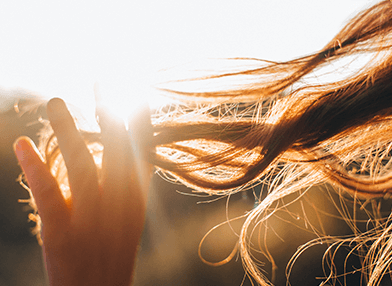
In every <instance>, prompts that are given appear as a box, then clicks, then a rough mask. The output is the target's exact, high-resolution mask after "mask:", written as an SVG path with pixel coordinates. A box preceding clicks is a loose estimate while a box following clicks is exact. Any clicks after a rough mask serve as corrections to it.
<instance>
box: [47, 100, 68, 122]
mask: <svg viewBox="0 0 392 286" xmlns="http://www.w3.org/2000/svg"><path fill="white" fill-rule="evenodd" d="M47 112H48V116H49V119H51V120H53V119H62V118H64V117H66V116H68V109H67V106H66V105H65V102H64V101H63V100H62V99H60V98H52V99H51V100H49V102H48V104H47Z"/></svg>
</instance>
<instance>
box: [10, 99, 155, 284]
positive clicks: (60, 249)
mask: <svg viewBox="0 0 392 286" xmlns="http://www.w3.org/2000/svg"><path fill="white" fill-rule="evenodd" d="M47 114H48V117H49V120H50V124H51V126H52V128H53V131H54V134H55V135H56V137H57V140H58V144H59V146H60V150H61V153H62V155H63V157H64V161H65V164H66V167H67V172H68V179H69V184H70V189H71V198H70V199H69V200H67V201H66V200H65V199H64V197H63V196H62V194H61V192H60V189H59V187H58V183H57V181H56V179H55V178H54V177H53V176H52V175H51V173H50V171H49V169H48V167H47V165H46V164H45V163H44V161H43V160H42V157H41V156H40V154H39V152H38V151H37V148H36V147H35V145H34V143H33V142H32V141H31V140H30V139H29V138H27V137H21V138H19V139H18V140H17V141H16V142H15V145H14V149H15V153H16V156H17V158H18V160H19V163H20V166H21V167H22V169H23V172H24V173H25V175H26V179H27V182H28V184H29V186H30V188H31V191H32V194H33V195H34V198H35V201H36V204H37V207H38V211H39V214H40V216H41V220H42V223H43V228H42V237H43V254H44V258H45V264H46V268H47V272H48V277H49V283H50V285H51V286H78V285H96V286H100V285H118V286H122V285H124V286H125V285H126V286H129V285H130V284H131V282H132V272H133V269H134V264H135V258H136V254H137V247H138V243H139V239H140V236H141V233H142V230H143V224H144V216H145V210H146V194H147V190H148V185H149V183H148V182H149V179H150V175H151V171H152V169H151V167H150V166H149V165H148V163H146V162H145V161H144V155H143V154H145V152H144V149H143V147H145V146H146V145H147V144H148V142H149V140H150V139H151V138H152V127H151V123H150V118H149V113H147V115H144V117H143V116H137V118H136V119H134V120H133V121H132V122H131V123H130V124H129V129H130V131H131V133H132V136H129V133H128V132H127V130H126V128H125V126H124V123H123V122H122V121H121V120H116V119H115V118H114V117H112V116H109V114H108V113H106V112H105V111H104V110H103V109H102V108H100V109H98V116H99V124H100V126H101V136H102V143H103V146H104V154H103V163H102V175H101V176H102V178H100V179H99V178H98V172H97V167H96V165H95V163H94V161H93V158H92V156H91V154H90V152H89V151H88V149H87V147H86V145H85V143H84V141H83V139H82V137H81V135H80V134H79V131H78V129H77V127H76V126H75V123H74V120H73V118H72V116H71V115H70V113H69V111H68V109H67V107H66V105H65V103H64V102H63V101H62V100H61V99H58V98H55V99H52V100H50V101H49V103H48V105H47ZM141 134H143V136H142V135H141ZM146 134H147V135H146ZM135 150H137V151H136V152H135Z"/></svg>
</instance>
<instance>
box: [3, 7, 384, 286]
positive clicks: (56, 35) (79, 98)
mask: <svg viewBox="0 0 392 286" xmlns="http://www.w3.org/2000/svg"><path fill="white" fill-rule="evenodd" d="M372 3H375V1H366V0H343V1H342V0H332V1H328V2H325V1H312V0H298V1H290V0H276V1H266V0H257V1H256V0H249V1H232V0H226V1H223V0H222V1H220V0H209V1H207V0H205V1H204V0H202V1H156V0H147V1H110V3H109V1H66V2H59V1H19V0H16V1H8V0H6V1H2V2H1V3H0V158H1V164H0V178H1V179H0V198H1V199H0V286H19V285H20V286H22V285H32V286H35V285H40V286H41V285H47V284H46V280H45V272H44V269H43V263H42V257H41V253H40V247H39V246H38V245H37V242H36V239H35V238H34V237H33V236H32V235H31V234H30V228H31V227H32V226H33V225H34V224H33V223H32V222H28V218H27V216H28V213H29V212H30V211H31V210H29V208H28V206H27V205H26V204H22V203H18V199H21V198H22V199H23V198H27V196H28V195H27V192H26V191H25V190H24V189H23V188H22V187H20V186H19V184H18V183H17V182H16V179H17V177H18V175H19V173H20V170H19V167H18V166H17V162H16V159H15V157H14V155H13V152H12V143H13V142H14V141H15V139H16V138H17V137H18V136H20V135H28V136H30V137H32V138H33V139H34V140H37V133H38V132H39V130H40V128H41V127H42V125H41V123H40V120H39V119H40V117H41V116H44V113H45V111H44V108H43V107H42V106H44V102H45V101H46V100H47V99H49V98H51V97H54V96H57V97H62V98H64V99H65V100H66V101H67V102H69V103H71V104H72V105H74V106H76V107H77V108H79V109H80V110H82V112H83V113H84V114H85V115H86V117H87V118H90V119H91V118H92V116H93V110H94V100H93V98H94V95H93V85H94V83H95V82H98V83H99V84H100V86H101V89H102V93H103V96H104V97H106V104H108V105H110V107H111V108H112V109H113V110H116V112H117V114H122V115H124V116H126V115H127V114H128V113H130V112H132V111H131V110H132V108H135V106H137V104H138V102H140V101H142V100H145V99H146V98H148V101H149V102H150V104H151V106H152V107H156V106H157V105H158V104H164V103H165V99H163V98H162V97H160V95H159V94H157V92H156V91H155V90H154V89H152V88H151V85H153V84H156V83H159V82H162V81H165V80H167V79H168V78H170V77H172V78H174V79H176V78H181V77H184V75H183V74H178V73H177V74H176V72H172V71H173V70H174V71H176V70H178V67H179V66H182V65H184V64H185V65H190V66H196V65H197V66H200V65H199V64H200V62H202V61H204V60H205V59H224V58H232V57H250V58H263V59H269V60H277V61H280V60H289V59H292V58H294V57H297V56H301V55H305V54H309V53H311V52H314V51H317V50H319V49H321V48H322V47H323V46H324V44H325V43H327V42H328V41H329V40H330V39H331V38H332V37H333V36H334V34H336V33H337V32H338V31H339V29H340V28H342V26H343V24H344V23H345V21H347V20H348V19H349V18H351V17H352V16H354V15H355V14H356V13H357V12H358V11H360V10H361V9H362V8H365V7H368V6H370V5H371V4H372ZM204 71H205V72H206V73H207V72H208V73H210V72H211V70H210V69H207V68H206V69H201V70H199V72H201V73H203V72H204ZM168 74H169V75H170V76H168ZM16 102H20V103H23V104H25V105H24V106H33V107H34V108H33V109H32V110H31V111H28V112H22V113H16V112H15V109H14V104H15V103H16ZM136 108H137V107H136ZM260 191H261V190H260V188H255V189H253V190H249V191H247V192H243V193H240V194H237V195H235V196H232V197H230V198H223V199H220V200H216V201H214V202H209V201H211V200H214V199H215V198H212V197H196V196H194V195H192V192H191V190H187V189H186V188H184V187H183V186H180V185H174V184H171V183H168V182H166V181H164V180H163V179H161V178H160V177H159V176H154V178H153V184H152V187H151V192H150V201H149V205H148V215H147V220H146V227H145V231H144V235H143V240H142V243H141V247H140V253H139V258H138V264H137V269H136V278H135V283H134V284H135V285H137V286H138V285H189V286H193V285H195V286H196V285H241V283H243V285H251V283H250V282H249V279H247V278H246V277H245V278H244V270H243V268H242V265H241V261H240V258H239V257H234V259H233V260H232V261H231V262H229V263H227V264H225V265H223V266H219V267H212V266H209V265H206V264H204V263H203V262H202V261H201V260H200V258H199V257H198V247H199V243H200V241H201V239H202V238H203V236H204V235H205V234H206V233H207V232H208V231H209V230H210V229H211V228H213V227H214V226H216V225H218V224H220V223H222V222H224V221H226V220H227V218H228V217H229V218H235V217H238V216H241V215H242V214H244V213H245V212H246V211H249V210H251V209H252V208H253V206H254V194H255V193H256V194H258V193H259V192H260ZM228 199H229V202H228ZM227 205H229V207H228V208H227ZM336 205H337V206H338V207H336ZM382 206H383V208H385V209H386V210H390V204H389V201H382ZM370 207H371V205H370ZM342 208H343V209H345V208H346V209H347V212H350V211H351V212H352V206H351V205H350V202H349V200H348V201H347V202H346V201H345V202H342V201H340V200H339V199H338V198H337V197H336V195H335V194H334V193H333V192H331V193H329V192H327V191H326V190H320V189H315V190H312V191H310V192H309V195H307V196H304V197H303V198H301V200H299V201H298V202H297V203H296V204H293V205H291V206H290V207H289V208H288V209H287V210H283V211H281V212H279V213H278V214H277V215H276V216H275V217H274V218H272V219H271V220H270V222H269V225H268V226H269V228H270V230H271V231H269V232H268V233H269V234H268V236H267V237H266V238H265V241H266V242H267V244H268V246H269V251H270V252H271V255H272V256H273V257H274V259H275V260H276V263H277V265H278V272H277V276H276V281H275V283H276V285H285V283H286V277H285V266H286V264H287V262H288V261H289V259H290V257H291V256H292V255H293V253H294V252H295V251H296V249H297V247H298V246H299V245H301V244H303V243H306V242H307V241H309V240H310V239H312V238H315V237H316V235H315V234H314V233H313V231H312V227H311V226H314V227H315V228H317V229H318V230H320V229H321V228H324V231H325V232H326V233H328V234H331V235H332V234H340V235H343V234H347V233H351V231H350V229H349V227H348V226H347V224H346V223H345V222H344V221H342V220H341V219H338V218H336V217H339V216H340V215H339V213H338V209H342ZM314 209H320V210H321V212H320V213H319V214H317V215H316V213H315V211H314ZM227 210H228V211H227ZM304 210H305V211H304ZM323 213H325V214H327V215H325V214H324V215H323ZM305 214H306V215H305ZM242 222H243V221H242V220H238V221H235V222H233V223H232V229H231V228H230V227H229V226H228V225H224V226H222V227H220V228H218V229H217V230H215V231H213V232H212V233H211V235H210V236H209V237H208V238H207V239H206V241H205V243H204V244H203V245H202V248H201V252H202V255H203V257H204V258H205V259H207V260H208V261H212V262H217V261H220V260H223V259H225V258H226V257H227V256H228V255H229V254H230V252H231V251H232V249H233V248H234V247H235V241H236V232H237V234H238V231H239V229H240V226H241V223H242ZM263 243H264V242H263ZM326 247H327V246H326V245H319V246H315V247H313V248H312V249H310V250H309V251H307V252H305V253H304V254H303V255H302V256H301V257H300V258H299V260H298V262H297V263H296V264H295V265H294V268H293V274H292V276H291V277H290V282H291V283H292V285H318V284H320V282H321V280H318V279H316V278H315V277H324V276H325V275H324V274H323V271H322V265H321V258H322V254H323V252H324V251H325V249H326ZM346 254H347V250H345V249H344V248H343V249H342V250H341V251H340V252H338V253H337V261H338V263H337V264H339V261H341V262H342V263H341V264H342V265H343V262H344V257H345V256H346ZM255 255H257V254H255ZM258 258H259V259H260V260H262V261H263V262H264V263H265V267H264V269H265V271H266V272H265V274H266V276H267V277H271V276H270V275H271V264H270V263H269V262H268V259H267V258H266V257H264V256H263V255H260V256H259V257H258ZM339 259H340V260H339ZM342 265H341V266H342ZM348 265H349V267H351V268H350V269H355V268H356V267H358V259H356V258H355V257H353V258H352V259H351V260H349V261H348ZM359 276H360V275H359V273H357V274H355V275H352V276H350V278H348V279H352V280H348V281H349V282H350V281H351V282H352V283H354V282H355V283H357V282H359V279H360V278H359ZM341 281H343V280H341ZM385 283H387V282H385ZM349 285H350V284H349ZM385 285H389V284H385Z"/></svg>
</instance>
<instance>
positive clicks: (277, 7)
mask: <svg viewBox="0 0 392 286" xmlns="http://www.w3.org/2000/svg"><path fill="white" fill-rule="evenodd" d="M375 2H377V1H370V0H329V1H321V0H241V1H240V0H237V1H235V0H194V1H193V0H192V1H190V0H166V1H165V0H128V1H125V0H122V1H115V0H112V1H101V0H94V1H92V0H88V1H82V0H78V1H73V0H72V1H70V0H68V1H54V0H51V1H38V0H37V1H35V0H26V1H20V0H2V1H1V2H0V87H3V88H15V87H20V88H24V89H29V90H32V91H35V92H37V93H39V94H41V95H43V96H45V97H48V98H50V97H54V96H57V97H62V98H64V99H65V100H67V101H69V102H71V103H73V104H75V105H77V106H93V98H94V95H93V85H94V83H95V82H99V83H100V85H101V87H103V94H104V96H107V97H110V102H112V103H113V104H117V106H118V108H124V107H127V106H129V105H131V103H132V102H133V101H134V100H137V98H138V97H142V98H146V96H147V95H148V94H149V92H147V93H146V92H145V86H147V85H148V83H149V82H150V81H151V80H152V79H156V78H157V76H156V71H158V70H160V69H162V68H166V67H172V66H176V65H178V64H182V63H188V62H190V61H198V60H199V59H205V58H226V57H256V58H263V59H270V60H288V59H291V58H293V57H297V56H301V55H304V54H308V53H311V52H314V51H317V50H319V49H320V48H322V47H323V46H324V45H325V44H326V43H327V42H328V41H329V40H330V39H331V38H332V37H333V36H334V35H335V34H336V33H337V32H338V31H339V29H340V28H342V26H343V24H344V23H345V22H346V21H347V20H348V19H349V18H350V17H352V16H353V15H355V14H356V12H358V11H359V10H361V9H362V8H364V7H367V6H369V5H370V4H372V3H375Z"/></svg>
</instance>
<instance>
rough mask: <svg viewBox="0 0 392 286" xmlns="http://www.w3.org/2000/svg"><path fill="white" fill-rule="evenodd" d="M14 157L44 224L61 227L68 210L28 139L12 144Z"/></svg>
mask: <svg viewBox="0 0 392 286" xmlns="http://www.w3.org/2000/svg"><path fill="white" fill-rule="evenodd" d="M14 150H15V154H16V157H17V159H18V161H19V164H20V166H21V167H22V170H23V172H24V173H25V176H26V179H27V183H28V185H29V187H30V190H31V192H32V194H33V196H34V200H35V203H36V204H37V207H38V211H39V214H40V216H41V219H42V222H43V223H44V224H47V225H50V226H51V227H52V226H53V227H54V226H56V225H58V226H59V227H63V226H64V224H63V223H61V222H64V220H68V219H69V208H68V207H67V204H66V202H65V200H64V197H63V195H62V194H61V191H60V189H59V187H58V184H57V182H56V180H55V178H53V176H52V174H51V173H50V171H49V169H48V168H47V166H46V164H45V163H44V162H43V160H42V158H41V156H40V155H39V152H38V150H37V148H36V147H35V145H34V143H33V142H32V141H31V139H30V138H27V137H20V138H19V139H17V141H16V142H15V143H14Z"/></svg>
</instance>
